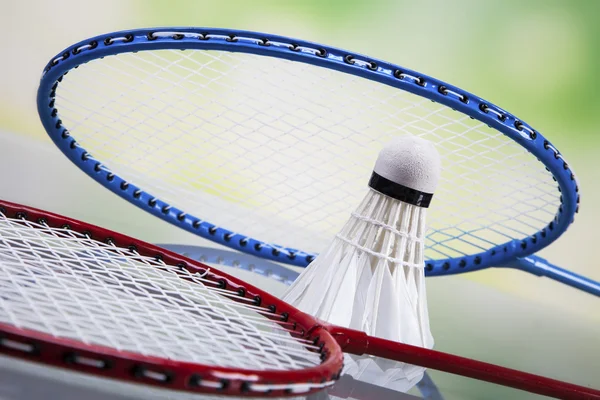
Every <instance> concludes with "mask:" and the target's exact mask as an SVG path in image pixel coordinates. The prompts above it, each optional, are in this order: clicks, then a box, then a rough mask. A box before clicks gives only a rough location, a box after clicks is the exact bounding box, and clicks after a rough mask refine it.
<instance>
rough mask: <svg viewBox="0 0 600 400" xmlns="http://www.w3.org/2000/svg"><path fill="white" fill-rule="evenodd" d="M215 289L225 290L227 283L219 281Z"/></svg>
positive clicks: (222, 280) (223, 280)
mask: <svg viewBox="0 0 600 400" xmlns="http://www.w3.org/2000/svg"><path fill="white" fill-rule="evenodd" d="M217 287H218V288H219V289H226V288H227V282H226V281H225V279H219V280H218V281H217Z"/></svg>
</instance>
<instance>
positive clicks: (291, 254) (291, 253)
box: [287, 251, 296, 260]
mask: <svg viewBox="0 0 600 400" xmlns="http://www.w3.org/2000/svg"><path fill="white" fill-rule="evenodd" d="M287 257H288V258H289V259H290V260H294V259H295V258H296V253H294V252H293V251H290V252H289V253H288V255H287Z"/></svg>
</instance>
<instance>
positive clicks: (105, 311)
mask: <svg viewBox="0 0 600 400" xmlns="http://www.w3.org/2000/svg"><path fill="white" fill-rule="evenodd" d="M343 352H347V353H351V354H355V355H361V354H368V355H372V356H377V357H384V358H387V359H391V360H396V361H401V362H406V363H410V364H415V365H419V366H422V367H426V368H432V369H437V370H441V371H445V372H449V373H453V374H458V375H462V376H466V377H471V378H475V379H480V380H484V381H487V382H492V383H496V384H500V385H505V386H510V387H514V388H518V389H522V390H526V391H530V392H533V393H538V394H542V395H546V396H554V397H559V398H563V399H567V398H569V399H583V398H590V399H592V398H598V399H600V391H597V390H594V389H591V388H586V387H582V386H577V385H573V384H570V383H566V382H560V381H557V380H553V379H549V378H545V377H541V376H536V375H532V374H528V373H525V372H520V371H516V370H512V369H507V368H503V367H499V366H496V365H492V364H487V363H483V362H480V361H475V360H471V359H467V358H463V357H458V356H455V355H451V354H445V353H441V352H438V351H433V350H428V349H423V348H420V347H414V346H409V345H405V344H402V343H397V342H392V341H388V340H384V339H379V338H375V337H369V336H367V335H366V334H365V333H363V332H359V331H354V330H350V329H346V328H342V327H339V326H333V325H330V324H327V323H324V322H322V321H318V320H316V319H315V318H313V317H311V316H310V315H307V314H305V313H303V312H300V311H298V310H297V309H295V308H293V307H292V306H290V305H288V304H286V303H284V302H282V301H281V300H279V299H277V298H276V297H274V296H272V295H269V294H268V293H266V292H264V291H262V290H260V289H258V288H256V287H254V286H252V285H248V284H246V283H245V282H243V281H241V280H239V279H236V278H234V277H232V276H230V275H228V274H225V273H222V272H220V271H218V270H217V269H214V268H212V267H208V266H206V265H204V264H201V263H199V262H195V261H193V260H190V259H187V258H185V257H183V256H179V255H177V254H175V253H172V252H170V251H167V250H164V249H161V248H159V247H157V246H153V245H150V244H147V243H144V242H141V241H139V240H136V239H133V238H130V237H127V236H124V235H121V234H118V233H115V232H111V231H108V230H106V229H103V228H99V227H96V226H92V225H89V224H86V223H84V222H79V221H76V220H73V219H70V218H66V217H62V216H59V215H55V214H52V213H48V212H45V211H40V210H37V209H33V208H30V207H26V206H22V205H17V204H13V203H9V202H5V201H0V353H2V354H5V355H8V356H15V357H19V358H23V359H26V360H30V361H33V362H36V363H42V364H47V365H52V366H56V367H61V368H66V369H71V370H76V371H80V372H85V373H89V374H92V375H96V376H103V377H108V378H114V379H118V380H122V381H129V382H133V383H137V384H141V385H149V386H152V387H162V388H164V389H170V390H176V391H187V392H194V393H218V394H223V395H236V396H269V397H271V396H286V395H287V396H292V395H298V394H307V393H310V392H315V391H318V390H321V389H323V388H325V387H327V386H330V385H332V384H333V383H334V382H335V381H336V379H337V378H339V374H340V372H341V369H342V362H343Z"/></svg>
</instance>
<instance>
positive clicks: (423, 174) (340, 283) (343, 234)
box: [283, 136, 440, 391]
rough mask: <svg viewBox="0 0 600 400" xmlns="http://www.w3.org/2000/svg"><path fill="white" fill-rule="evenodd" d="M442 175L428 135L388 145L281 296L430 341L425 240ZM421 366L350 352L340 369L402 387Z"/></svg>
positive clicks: (382, 332)
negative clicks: (358, 196) (341, 220)
mask: <svg viewBox="0 0 600 400" xmlns="http://www.w3.org/2000/svg"><path fill="white" fill-rule="evenodd" d="M439 174H440V158H439V155H438V153H437V151H436V150H435V148H434V146H433V144H431V143H430V142H428V141H426V140H424V139H421V138H417V137H413V136H402V137H398V138H396V139H395V140H393V141H392V142H391V143H389V144H388V145H386V146H385V147H384V148H383V149H382V150H381V152H380V153H379V157H378V158H377V162H376V163H375V167H374V169H373V175H372V177H371V180H370V182H369V192H368V193H367V195H366V196H365V198H364V199H363V201H362V202H361V204H360V205H359V206H358V208H357V209H356V211H355V212H353V213H352V215H351V217H350V219H349V220H348V222H347V223H346V224H345V225H344V227H343V228H342V230H341V231H340V232H339V233H338V234H337V235H336V237H335V238H334V239H333V241H332V242H331V244H330V245H329V247H328V248H327V249H326V250H325V251H323V252H322V253H321V254H320V255H319V256H318V257H317V258H316V259H315V260H314V261H313V262H312V263H311V264H310V265H309V266H308V267H307V268H306V269H305V270H304V271H303V272H302V274H301V275H300V276H299V277H298V278H297V279H296V281H295V282H294V283H293V284H292V285H291V286H290V288H289V289H288V291H287V292H286V293H285V295H284V297H283V299H284V300H285V301H286V302H288V303H290V304H292V305H294V306H296V307H297V308H299V309H300V310H302V311H304V312H307V313H309V314H311V315H313V316H315V317H317V318H319V319H322V320H324V321H328V322H330V323H333V324H336V325H341V326H346V327H349V328H352V329H358V330H362V331H364V332H366V333H367V334H369V335H371V336H377V337H381V338H385V339H389V340H394V341H398V342H402V343H407V344H411V345H415V346H421V347H426V348H432V347H433V337H432V335H431V332H430V328H429V315H428V311H427V297H426V290H425V274H424V240H425V231H426V228H425V217H426V210H427V207H428V205H429V201H430V200H431V197H432V195H433V192H434V190H435V188H436V186H437V181H438V178H439ZM423 372H424V369H423V368H420V367H415V366H411V365H406V364H403V363H397V362H390V361H387V360H382V359H376V358H373V357H369V356H361V357H354V356H353V357H350V358H347V359H346V368H345V373H348V374H351V375H352V376H353V377H354V378H357V379H363V380H369V382H371V383H378V384H381V385H385V386H388V387H390V386H393V387H394V388H395V389H396V390H404V391H406V390H408V389H410V388H411V387H412V386H413V385H414V384H416V383H417V382H418V381H419V380H420V379H421V377H422V375H423Z"/></svg>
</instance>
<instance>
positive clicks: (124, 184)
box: [119, 182, 129, 190]
mask: <svg viewBox="0 0 600 400" xmlns="http://www.w3.org/2000/svg"><path fill="white" fill-rule="evenodd" d="M119 187H120V188H121V190H127V188H128V187H129V183H127V182H121V184H120V185H119Z"/></svg>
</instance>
